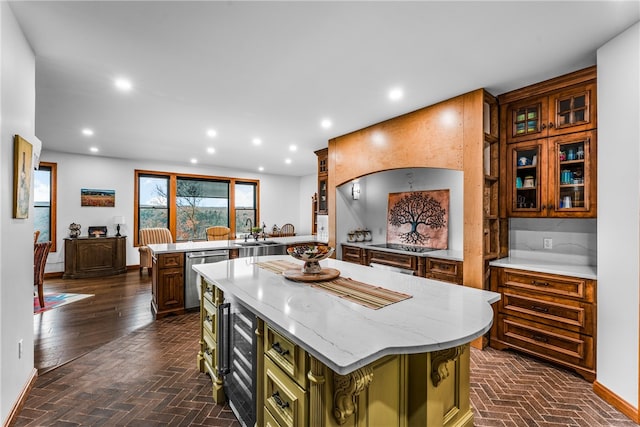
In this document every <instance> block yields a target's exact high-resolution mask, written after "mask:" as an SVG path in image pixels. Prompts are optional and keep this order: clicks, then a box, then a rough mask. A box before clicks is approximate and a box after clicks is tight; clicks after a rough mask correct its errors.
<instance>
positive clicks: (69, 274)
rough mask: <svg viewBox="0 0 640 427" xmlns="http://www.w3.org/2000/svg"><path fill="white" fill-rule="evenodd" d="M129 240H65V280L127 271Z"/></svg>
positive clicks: (99, 238)
mask: <svg viewBox="0 0 640 427" xmlns="http://www.w3.org/2000/svg"><path fill="white" fill-rule="evenodd" d="M126 243H127V238H126V237H125V236H119V237H115V236H114V237H77V238H73V239H72V238H67V239H64V274H63V275H62V277H63V278H64V279H79V278H84V277H98V276H111V275H114V274H120V273H125V272H126V271H127V265H126V261H127V245H126Z"/></svg>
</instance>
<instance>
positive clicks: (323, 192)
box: [318, 175, 328, 215]
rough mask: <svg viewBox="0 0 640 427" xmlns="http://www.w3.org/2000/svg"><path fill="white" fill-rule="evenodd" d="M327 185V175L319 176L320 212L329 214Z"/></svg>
mask: <svg viewBox="0 0 640 427" xmlns="http://www.w3.org/2000/svg"><path fill="white" fill-rule="evenodd" d="M327 186H328V180H327V177H326V175H325V176H319V177H318V214H320V215H326V214H327Z"/></svg>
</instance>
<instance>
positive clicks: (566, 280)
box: [502, 269, 595, 302]
mask: <svg viewBox="0 0 640 427" xmlns="http://www.w3.org/2000/svg"><path fill="white" fill-rule="evenodd" d="M502 274H503V278H502V284H503V286H506V287H513V288H520V289H528V290H533V291H537V292H541V293H545V294H549V295H557V296H562V297H569V298H577V299H581V300H583V301H585V302H593V301H594V294H595V289H594V288H595V282H594V281H593V280H587V279H580V278H577V277H567V276H558V275H552V274H544V273H529V272H526V271H521V270H510V269H504V271H503V273H502Z"/></svg>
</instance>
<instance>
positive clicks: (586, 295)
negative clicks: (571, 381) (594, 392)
mask: <svg viewBox="0 0 640 427" xmlns="http://www.w3.org/2000/svg"><path fill="white" fill-rule="evenodd" d="M491 290H492V291H495V292H499V293H501V294H502V299H501V300H500V302H499V303H498V307H497V310H496V312H495V318H496V319H495V322H494V325H493V327H492V329H491V346H492V347H494V348H498V349H505V348H512V349H516V350H520V351H522V352H525V353H528V354H531V355H534V356H537V357H540V358H543V359H545V360H548V361H550V362H554V363H557V364H560V365H563V366H565V367H567V368H570V369H573V370H575V371H576V372H578V373H579V374H580V375H582V376H583V377H584V378H585V379H587V380H588V381H594V380H595V375H596V362H595V359H596V281H595V280H587V279H581V278H576V277H569V276H560V275H554V274H545V273H535V272H529V271H522V270H514V269H508V268H498V267H492V269H491Z"/></svg>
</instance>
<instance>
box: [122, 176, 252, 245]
mask: <svg viewBox="0 0 640 427" xmlns="http://www.w3.org/2000/svg"><path fill="white" fill-rule="evenodd" d="M258 183H259V182H258V181H257V180H256V181H253V180H236V179H235V178H224V177H207V176H201V175H187V174H173V173H161V172H151V171H136V185H137V191H136V200H135V207H136V211H137V223H136V225H135V228H136V229H135V234H136V236H138V230H140V229H141V228H148V227H165V228H168V229H170V230H171V233H172V235H173V238H174V240H175V241H176V242H180V241H189V240H206V238H207V236H206V229H207V227H211V226H214V225H222V226H226V227H229V228H231V234H232V235H234V234H235V233H236V232H245V231H247V230H248V229H247V227H250V226H249V221H247V218H250V219H251V222H250V223H251V224H252V225H253V226H255V225H256V220H257V218H258V217H259V216H258V203H257V200H258V197H257V195H258ZM136 244H138V242H137V238H136Z"/></svg>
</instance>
